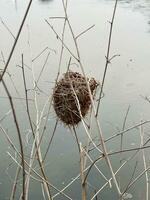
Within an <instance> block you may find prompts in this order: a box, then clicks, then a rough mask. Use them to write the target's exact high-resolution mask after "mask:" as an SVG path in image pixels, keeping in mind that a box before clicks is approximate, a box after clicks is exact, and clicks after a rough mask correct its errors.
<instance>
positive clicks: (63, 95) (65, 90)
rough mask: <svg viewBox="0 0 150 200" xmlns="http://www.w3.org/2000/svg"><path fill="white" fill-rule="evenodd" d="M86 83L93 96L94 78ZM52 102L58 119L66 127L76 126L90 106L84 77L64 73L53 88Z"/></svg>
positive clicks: (77, 74) (95, 85)
mask: <svg viewBox="0 0 150 200" xmlns="http://www.w3.org/2000/svg"><path fill="white" fill-rule="evenodd" d="M87 81H88V82H89V86H90V90H91V94H92V95H93V92H94V90H95V89H96V87H97V86H98V83H97V82H96V80H95V79H94V78H91V79H90V80H89V79H87ZM53 101H54V110H55V112H56V114H57V116H58V118H59V119H60V120H61V121H62V122H63V123H65V124H66V125H68V126H73V125H77V124H78V123H79V122H80V121H81V116H82V117H84V116H85V115H86V114H87V112H88V110H89V108H90V105H91V99H90V94H89V90H88V87H87V84H86V79H85V77H83V76H82V75H81V74H79V73H78V72H71V71H69V72H66V73H65V74H64V76H63V78H62V79H61V80H60V81H59V82H57V84H56V86H55V88H54V92H53Z"/></svg>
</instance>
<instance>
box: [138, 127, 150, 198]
mask: <svg viewBox="0 0 150 200" xmlns="http://www.w3.org/2000/svg"><path fill="white" fill-rule="evenodd" d="M140 137H141V147H142V146H143V145H144V129H143V127H142V126H140ZM142 155H143V163H144V170H146V168H147V163H146V157H145V151H144V149H142ZM145 182H146V200H148V199H149V177H148V173H147V171H145Z"/></svg>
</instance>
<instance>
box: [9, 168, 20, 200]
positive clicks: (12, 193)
mask: <svg viewBox="0 0 150 200" xmlns="http://www.w3.org/2000/svg"><path fill="white" fill-rule="evenodd" d="M20 170H21V167H20V166H18V167H17V171H16V176H15V179H14V184H13V188H12V192H11V196H10V199H9V200H15V193H16V189H17V181H18V178H19V173H20Z"/></svg>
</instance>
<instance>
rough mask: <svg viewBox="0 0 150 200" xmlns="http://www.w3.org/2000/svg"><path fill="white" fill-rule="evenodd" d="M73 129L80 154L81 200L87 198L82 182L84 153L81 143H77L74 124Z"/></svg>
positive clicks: (84, 183)
mask: <svg viewBox="0 0 150 200" xmlns="http://www.w3.org/2000/svg"><path fill="white" fill-rule="evenodd" d="M73 131H74V134H75V138H76V142H77V145H78V150H79V155H80V178H81V186H82V187H81V189H82V200H86V199H87V194H86V182H84V153H83V151H82V146H81V143H79V140H78V136H77V133H76V129H75V126H73Z"/></svg>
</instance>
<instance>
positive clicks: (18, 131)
mask: <svg viewBox="0 0 150 200" xmlns="http://www.w3.org/2000/svg"><path fill="white" fill-rule="evenodd" d="M1 81H2V84H3V86H4V89H5V91H6V94H7V96H8V98H9V103H10V106H11V109H12V114H13V118H14V123H15V126H16V129H17V134H18V139H19V145H20V151H21V161H22V162H21V164H22V182H23V184H22V191H23V196H22V199H23V200H25V198H26V194H25V164H24V152H23V142H22V137H21V131H20V128H19V124H18V120H17V116H16V112H15V108H14V104H13V101H12V98H11V95H10V92H9V90H8V88H7V86H6V84H5V82H4V80H3V79H2V80H1Z"/></svg>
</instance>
